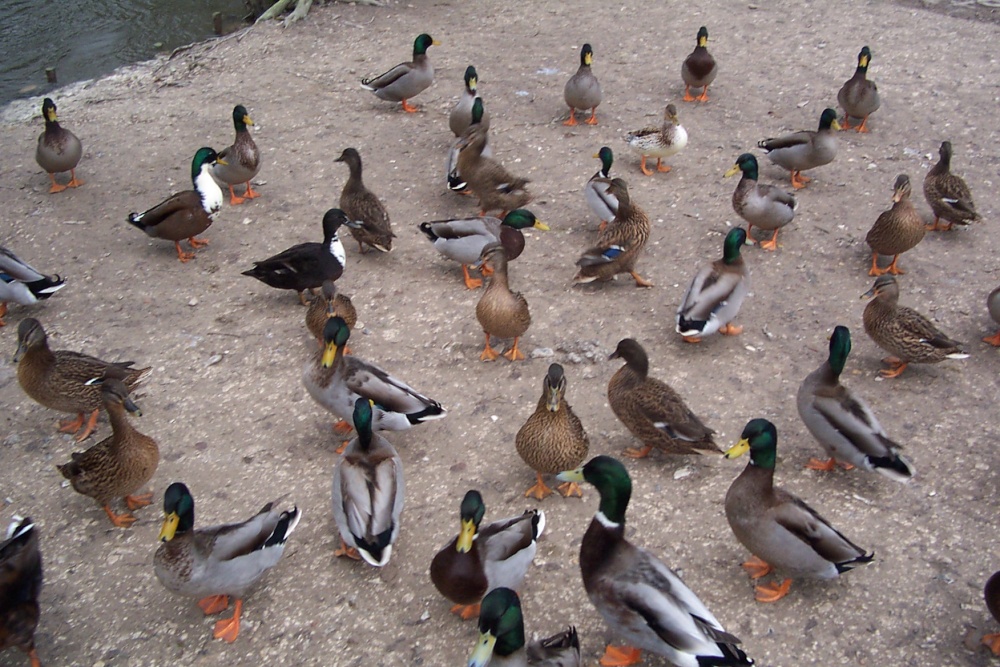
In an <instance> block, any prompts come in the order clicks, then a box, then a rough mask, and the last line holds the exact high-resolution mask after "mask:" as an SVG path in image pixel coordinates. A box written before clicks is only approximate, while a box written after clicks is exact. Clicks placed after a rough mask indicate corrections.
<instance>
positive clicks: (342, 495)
mask: <svg viewBox="0 0 1000 667" xmlns="http://www.w3.org/2000/svg"><path fill="white" fill-rule="evenodd" d="M354 427H355V429H357V432H358V434H357V436H356V437H355V438H354V439H353V440H351V442H350V444H348V445H347V449H346V450H344V454H343V456H341V457H340V458H339V459H337V466H336V467H335V468H334V469H333V519H334V521H336V523H337V529H338V530H339V531H340V549H338V550H337V551H335V552H334V555H335V556H348V557H350V558H355V559H356V558H358V557H359V556H358V554H359V553H360V554H361V556H360V557H361V558H364V559H365V562H366V563H368V564H369V565H373V566H375V567H384V566H385V565H386V564H387V563H388V562H389V557H390V556H391V555H392V545H393V544H394V543H395V542H396V537H397V536H398V535H399V517H400V515H401V514H402V512H403V491H404V484H403V461H402V460H401V459H400V458H399V454H397V453H396V450H395V448H394V447H393V446H392V444H391V443H390V442H389V441H388V440H386V439H385V438H383V437H382V436H381V435H379V434H378V433H373V432H372V401H371V400H370V399H367V398H359V399H358V400H356V401H355V402H354Z"/></svg>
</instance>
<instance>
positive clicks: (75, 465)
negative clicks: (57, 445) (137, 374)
mask: <svg viewBox="0 0 1000 667" xmlns="http://www.w3.org/2000/svg"><path fill="white" fill-rule="evenodd" d="M100 387H101V399H102V400H103V401H104V409H105V410H107V411H108V419H109V420H110V421H111V436H110V437H107V438H105V439H104V440H101V441H100V442H98V443H97V444H95V445H94V446H92V447H91V448H90V449H88V450H87V451H85V452H83V453H80V452H73V458H72V460H71V461H70V462H69V463H65V464H63V465H61V466H58V468H59V472H60V473H62V476H63V477H65V478H66V479H68V480H69V481H70V483H71V484H72V485H73V488H74V489H75V490H76V492H77V493H82V494H83V495H85V496H90V497H91V498H93V499H94V500H96V501H97V504H98V505H100V506H101V508H102V509H104V511H105V512H106V513H107V515H108V518H109V519H111V523H113V524H114V525H115V526H118V527H119V528H128V527H129V526H131V525H132V524H133V523H134V522H135V517H134V516H132V515H131V514H128V513H125V514H115V513H114V512H113V511H112V510H111V501H112V500H114V499H115V498H122V499H123V500H124V501H125V504H126V505H128V508H129V509H130V510H135V509H138V508H140V507H145V506H146V505H148V504H149V503H150V502H151V501H152V498H153V494H152V493H147V494H144V495H139V496H137V495H133V494H134V493H135V492H136V491H138V490H139V489H141V488H142V487H143V486H145V484H146V483H147V482H148V481H149V480H151V479H152V478H153V473H155V472H156V467H157V465H159V463H160V449H159V447H157V446H156V441H155V440H153V439H152V438H150V437H149V436H148V435H144V434H142V433H140V432H139V431H137V430H136V429H135V427H134V426H132V424H131V423H129V420H128V417H127V416H126V414H125V412H126V411H128V412H131V413H134V414H136V415H142V412H141V411H140V410H139V406H137V405H136V404H135V403H133V402H132V399H131V398H129V395H128V392H129V390H128V387H126V386H125V383H124V382H122V381H121V380H116V379H114V378H109V379H105V380H101V381H100Z"/></svg>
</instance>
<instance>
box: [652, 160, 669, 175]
mask: <svg viewBox="0 0 1000 667" xmlns="http://www.w3.org/2000/svg"><path fill="white" fill-rule="evenodd" d="M661 160H662V158H656V171H658V172H660V173H662V174H665V173H667V172H668V171H670V170H671V169H673V167H671V166H669V165H666V164H660V162H661Z"/></svg>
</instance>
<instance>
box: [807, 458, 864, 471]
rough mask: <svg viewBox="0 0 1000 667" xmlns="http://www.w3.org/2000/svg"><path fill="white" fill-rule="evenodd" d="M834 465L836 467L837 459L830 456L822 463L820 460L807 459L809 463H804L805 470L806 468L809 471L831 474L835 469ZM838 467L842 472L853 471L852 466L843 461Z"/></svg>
mask: <svg viewBox="0 0 1000 667" xmlns="http://www.w3.org/2000/svg"><path fill="white" fill-rule="evenodd" d="M836 465H837V459H835V458H833V457H832V456H831V457H830V459H829V460H828V461H823V460H820V459H809V462H808V463H806V468H808V469H809V470H820V471H822V472H833V469H834V468H835V467H836ZM840 467H842V468H843V469H844V470H854V465H853V464H850V463H844V462H843V461H841V463H840Z"/></svg>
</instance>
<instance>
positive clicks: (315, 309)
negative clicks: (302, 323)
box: [306, 280, 358, 353]
mask: <svg viewBox="0 0 1000 667" xmlns="http://www.w3.org/2000/svg"><path fill="white" fill-rule="evenodd" d="M331 317H342V318H343V319H344V322H346V323H347V328H348V329H351V330H353V329H354V325H356V324H357V323H358V311H357V310H355V308H354V304H353V303H352V302H351V297H349V296H347V295H346V294H344V293H342V292H338V291H337V283H336V282H335V281H333V280H327V281H324V282H323V286H322V288H321V289H320V296H319V298H318V299H313V300H312V301H311V302H310V303H309V309H308V310H306V328H308V329H309V333H311V334H312V335H313V336H315V337H316V340H318V341H319V344H320V347H323V345H324V343H323V327H324V326H326V321H327V320H328V319H330V318H331ZM345 353H346V351H345Z"/></svg>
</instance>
